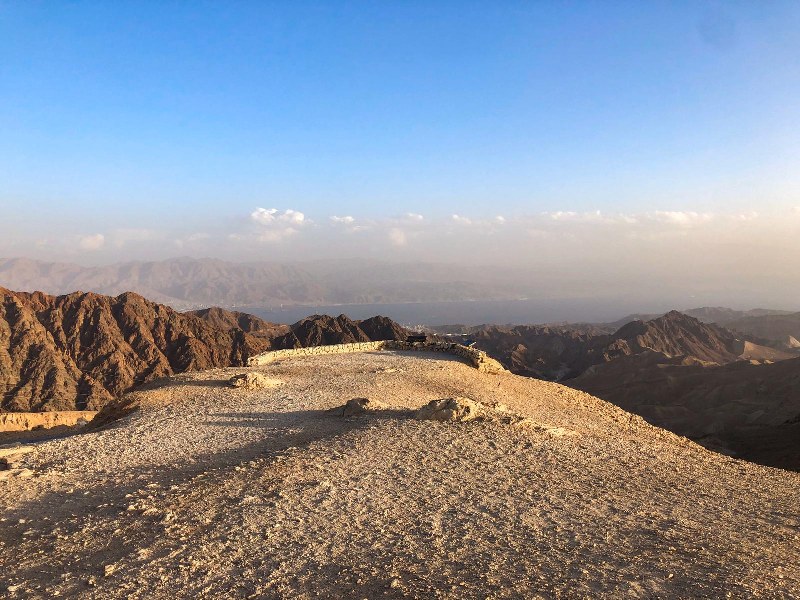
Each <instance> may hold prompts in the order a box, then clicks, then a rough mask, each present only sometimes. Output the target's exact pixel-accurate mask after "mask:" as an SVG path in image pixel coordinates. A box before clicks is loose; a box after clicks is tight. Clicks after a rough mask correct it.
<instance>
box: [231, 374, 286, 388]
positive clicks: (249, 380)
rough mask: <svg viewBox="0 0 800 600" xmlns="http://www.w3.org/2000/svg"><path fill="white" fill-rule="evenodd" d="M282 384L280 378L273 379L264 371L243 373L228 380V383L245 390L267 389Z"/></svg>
mask: <svg viewBox="0 0 800 600" xmlns="http://www.w3.org/2000/svg"><path fill="white" fill-rule="evenodd" d="M282 384H283V381H281V380H280V379H271V378H269V377H267V376H266V375H263V374H262V373H242V374H241V375H235V376H233V377H231V378H230V380H228V385H230V386H231V387H235V388H239V389H243V390H267V389H271V388H274V387H278V386H279V385H282Z"/></svg>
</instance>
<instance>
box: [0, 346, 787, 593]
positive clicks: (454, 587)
mask: <svg viewBox="0 0 800 600" xmlns="http://www.w3.org/2000/svg"><path fill="white" fill-rule="evenodd" d="M249 370H250V371H254V372H259V373H263V374H264V375H266V376H267V377H269V378H272V379H279V380H282V381H283V382H284V384H283V385H280V386H277V387H273V388H271V389H268V390H260V391H245V390H239V389H232V388H228V387H226V386H225V382H226V381H227V380H228V378H230V377H231V376H232V375H234V374H237V373H244V372H246V371H248V369H225V370H214V371H206V372H203V373H196V374H193V375H191V376H181V377H177V378H173V379H171V380H168V381H165V382H162V383H161V384H160V385H155V386H150V388H149V389H146V390H142V391H140V392H137V393H135V394H131V395H130V396H129V397H128V398H126V403H127V404H131V405H132V406H135V407H137V408H138V410H136V411H134V412H133V413H131V414H129V415H128V416H125V417H124V418H122V419H121V420H119V421H117V422H115V423H114V424H113V425H112V426H110V427H107V428H106V429H104V430H101V431H97V432H93V433H86V434H82V435H76V436H72V437H68V438H64V439H60V440H51V441H45V442H42V443H40V444H38V445H37V447H36V450H35V451H34V452H32V453H30V454H28V455H27V458H26V461H25V465H24V466H25V467H27V468H30V469H32V470H33V471H34V476H33V477H31V478H27V479H20V478H12V479H9V480H8V481H5V482H3V483H0V504H2V506H4V507H5V509H4V510H3V512H2V518H1V520H0V572H1V573H2V577H1V578H0V579H1V580H2V582H3V583H0V586H3V587H0V592H2V591H3V590H5V592H4V593H5V594H6V596H8V597H10V598H15V597H19V598H22V597H25V598H51V597H54V596H62V597H74V596H80V597H86V598H98V599H100V598H102V599H106V598H112V599H113V598H205V597H213V598H218V597H224V598H384V597H385V598H400V597H416V598H522V597H525V598H574V597H592V598H599V597H607V598H621V597H642V598H655V597H658V598H664V597H670V598H698V597H703V598H705V597H711V598H725V597H733V598H752V597H763V598H793V597H800V568H799V567H798V565H800V474H798V473H793V472H788V471H781V470H777V469H770V468H767V467H762V466H758V465H754V464H749V463H746V462H742V461H738V460H735V459H731V458H728V457H725V456H722V455H718V454H715V453H712V452H710V451H708V450H705V449H703V448H701V447H699V446H697V445H695V444H693V443H691V442H689V441H688V440H685V439H683V438H680V437H677V436H675V435H673V434H671V433H668V432H666V431H663V430H660V429H657V428H655V427H652V426H650V425H647V424H646V423H644V422H643V421H642V420H641V419H640V418H638V417H635V416H632V415H629V414H628V413H625V412H623V411H621V410H619V409H617V408H615V407H614V406H612V405H610V404H607V403H605V402H602V401H600V400H597V399H595V398H593V397H591V396H588V395H586V394H583V393H581V392H578V391H575V390H571V389H569V388H566V387H563V386H560V385H557V384H552V383H546V382H541V381H536V380H532V379H527V378H524V377H517V376H514V375H509V374H503V375H487V374H482V373H479V372H477V371H476V370H475V369H472V368H471V367H469V366H467V365H465V364H462V363H460V362H457V361H455V360H451V359H449V358H447V357H444V356H442V355H432V354H424V353H413V354H402V353H390V352H382V353H367V354H349V355H339V356H320V357H310V358H303V359H294V360H290V361H285V362H282V363H277V364H273V365H269V366H265V367H257V368H253V369H249ZM453 396H465V397H468V398H471V399H473V400H476V401H479V402H482V403H483V404H485V405H487V406H489V407H493V406H496V405H497V404H503V405H505V406H506V407H507V408H508V410H510V411H513V412H514V413H516V414H518V415H520V416H522V417H525V418H527V419H528V421H527V426H524V427H519V426H514V425H509V424H505V423H504V422H503V421H502V420H491V419H490V420H486V421H478V422H469V423H440V422H432V421H419V420H416V419H414V418H412V416H411V412H410V411H411V409H416V408H419V407H420V406H422V405H424V404H426V403H427V402H428V401H430V400H433V399H437V398H447V397H453ZM356 397H365V398H369V399H370V400H373V401H375V402H379V403H380V404H382V405H384V406H385V407H386V408H385V409H384V410H380V411H378V412H376V413H374V414H368V415H363V416H358V417H351V418H343V417H341V416H338V415H337V414H335V413H332V412H328V410H329V409H331V408H334V407H337V406H341V405H343V404H344V403H345V402H346V401H347V400H349V399H351V398H356Z"/></svg>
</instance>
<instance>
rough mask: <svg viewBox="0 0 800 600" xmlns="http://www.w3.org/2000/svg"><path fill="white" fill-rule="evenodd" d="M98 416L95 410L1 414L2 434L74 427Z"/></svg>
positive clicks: (0, 427)
mask: <svg viewBox="0 0 800 600" xmlns="http://www.w3.org/2000/svg"><path fill="white" fill-rule="evenodd" d="M96 414H97V411H95V410H59V411H52V412H19V413H0V432H5V431H28V430H30V429H36V428H39V427H41V428H42V429H50V428H51V427H59V426H61V425H67V426H69V427H72V426H73V425H76V424H77V423H78V421H81V420H84V421H86V422H89V421H91V420H92V419H93V418H94V416H95V415H96Z"/></svg>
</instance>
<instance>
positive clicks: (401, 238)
mask: <svg viewBox="0 0 800 600" xmlns="http://www.w3.org/2000/svg"><path fill="white" fill-rule="evenodd" d="M389 241H390V242H391V243H392V245H393V246H405V245H406V244H407V243H408V236H407V235H406V232H405V231H403V230H402V229H399V228H397V227H394V228H392V229H390V230H389Z"/></svg>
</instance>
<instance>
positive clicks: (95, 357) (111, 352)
mask: <svg viewBox="0 0 800 600" xmlns="http://www.w3.org/2000/svg"><path fill="white" fill-rule="evenodd" d="M362 324H363V327H362ZM405 333H406V332H405V330H404V329H403V328H402V327H400V326H399V325H397V324H396V323H394V322H393V321H391V320H389V319H386V318H383V317H375V318H374V319H368V320H366V321H361V322H359V321H351V320H350V319H348V318H347V317H344V316H340V317H336V318H333V317H326V316H315V317H311V318H309V319H304V320H303V321H301V322H300V323H298V324H296V325H294V326H291V327H287V326H282V325H275V324H272V323H268V322H266V321H263V320H261V319H258V318H257V317H253V316H251V315H246V314H243V313H235V312H229V311H224V310H221V309H210V310H205V311H199V312H197V313H186V314H184V313H179V312H176V311H175V310H173V309H172V308H169V307H167V306H164V305H161V304H157V303H154V302H150V301H148V300H146V299H145V298H143V297H142V296H140V295H138V294H134V293H130V292H129V293H125V294H121V295H119V296H117V297H110V296H103V295H99V294H93V293H83V292H74V293H72V294H67V295H63V296H49V295H46V294H42V293H25V292H12V291H10V290H7V289H4V288H0V392H2V398H0V410H6V411H31V410H34V411H36V410H74V409H97V408H100V407H102V406H103V405H104V404H105V403H107V402H109V401H110V400H112V399H113V398H115V397H118V396H119V395H121V394H123V393H124V392H126V391H128V390H130V389H132V388H133V387H135V386H136V385H139V384H141V383H144V382H146V381H150V380H153V379H157V378H159V377H164V376H167V375H172V374H174V373H180V372H184V371H194V370H202V369H209V368H212V367H223V366H237V365H243V364H245V363H246V361H247V359H248V358H249V357H250V356H252V355H254V354H258V353H260V352H264V351H266V350H269V349H273V348H295V347H300V346H305V345H314V344H317V343H320V342H322V343H350V342H355V341H368V340H371V339H397V338H398V337H404V336H405Z"/></svg>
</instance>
